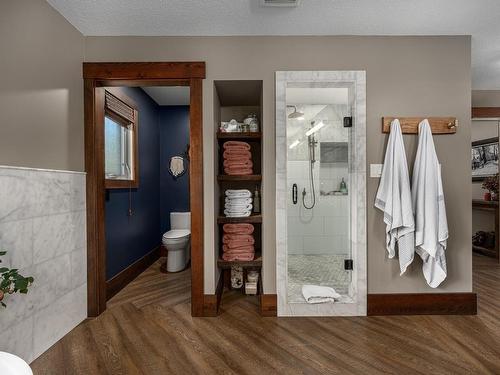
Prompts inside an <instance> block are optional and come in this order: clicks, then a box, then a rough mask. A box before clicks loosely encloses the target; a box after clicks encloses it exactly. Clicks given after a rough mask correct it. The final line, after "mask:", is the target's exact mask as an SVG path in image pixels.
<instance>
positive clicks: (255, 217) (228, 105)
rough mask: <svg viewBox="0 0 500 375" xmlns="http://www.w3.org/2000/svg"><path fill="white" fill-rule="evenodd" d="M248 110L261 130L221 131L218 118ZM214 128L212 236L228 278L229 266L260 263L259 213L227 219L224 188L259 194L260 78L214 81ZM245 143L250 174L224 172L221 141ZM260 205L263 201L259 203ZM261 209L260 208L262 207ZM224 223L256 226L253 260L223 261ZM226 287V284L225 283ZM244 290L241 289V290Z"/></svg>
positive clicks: (248, 266)
mask: <svg viewBox="0 0 500 375" xmlns="http://www.w3.org/2000/svg"><path fill="white" fill-rule="evenodd" d="M250 113H255V114H256V115H257V117H258V119H259V127H260V131H259V132H255V133H221V132H220V130H219V127H220V123H221V121H230V120H232V119H235V120H237V121H238V122H243V119H244V118H245V117H246V116H247V115H248V114H250ZM214 122H215V126H214V130H215V132H216V137H215V145H214V146H215V153H214V155H215V163H214V170H215V171H214V172H215V175H216V178H215V181H216V186H215V197H214V199H215V212H216V217H215V222H216V223H217V224H216V225H217V230H218V235H217V236H216V239H215V242H216V243H215V248H216V251H218V261H217V265H218V267H219V269H220V270H221V272H222V273H223V274H222V275H221V277H224V276H225V277H224V280H228V277H227V276H228V275H227V274H226V275H224V273H227V272H230V269H231V265H234V264H237V265H241V266H243V268H244V269H245V277H246V270H249V269H257V270H259V271H260V268H261V266H262V213H259V214H254V213H252V215H251V216H250V217H244V218H230V217H225V215H224V212H223V211H224V198H225V197H224V191H225V190H226V189H248V190H250V191H251V192H252V194H253V193H254V191H255V187H256V186H257V187H258V189H259V193H260V194H262V81H261V80H221V81H214ZM231 140H235V141H243V142H247V143H248V144H249V145H250V147H251V153H252V162H253V174H252V175H248V176H234V175H226V174H225V173H224V168H223V157H222V154H223V144H224V143H225V142H227V141H231ZM261 206H262V204H261ZM261 209H262V207H261ZM225 223H251V224H253V226H254V228H255V232H254V238H255V259H254V260H253V261H241V262H240V261H236V262H227V261H224V260H222V258H221V256H222V235H223V229H222V227H223V225H224V224H225ZM261 283H262V277H259V284H260V285H258V287H257V290H258V293H260V290H262V287H261V286H262V284H261ZM226 287H227V284H226ZM242 291H243V292H244V288H243V289H242Z"/></svg>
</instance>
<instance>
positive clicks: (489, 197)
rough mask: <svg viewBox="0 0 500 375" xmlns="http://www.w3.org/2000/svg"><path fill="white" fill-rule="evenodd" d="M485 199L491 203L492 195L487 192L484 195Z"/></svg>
mask: <svg viewBox="0 0 500 375" xmlns="http://www.w3.org/2000/svg"><path fill="white" fill-rule="evenodd" d="M483 199H484V200H485V201H487V202H489V201H491V193H490V192H489V191H487V192H485V193H484V195H483Z"/></svg>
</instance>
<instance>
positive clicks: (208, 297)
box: [203, 274, 224, 317]
mask: <svg viewBox="0 0 500 375" xmlns="http://www.w3.org/2000/svg"><path fill="white" fill-rule="evenodd" d="M223 290H224V277H223V274H221V275H220V277H219V282H218V283H217V288H216V289H215V294H204V295H203V316H208V317H215V316H217V315H219V308H220V302H221V300H222V292H223Z"/></svg>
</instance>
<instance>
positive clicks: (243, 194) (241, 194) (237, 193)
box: [225, 189, 252, 198]
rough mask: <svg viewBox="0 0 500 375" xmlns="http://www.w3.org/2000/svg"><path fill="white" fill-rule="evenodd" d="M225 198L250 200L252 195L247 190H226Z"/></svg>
mask: <svg viewBox="0 0 500 375" xmlns="http://www.w3.org/2000/svg"><path fill="white" fill-rule="evenodd" d="M225 194H226V197H230V198H251V197H252V193H250V190H247V189H228V190H226V193H225Z"/></svg>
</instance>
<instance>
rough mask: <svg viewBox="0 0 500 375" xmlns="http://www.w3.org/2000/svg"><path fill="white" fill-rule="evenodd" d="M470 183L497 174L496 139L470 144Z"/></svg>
mask: <svg viewBox="0 0 500 375" xmlns="http://www.w3.org/2000/svg"><path fill="white" fill-rule="evenodd" d="M471 163H472V181H482V180H484V179H485V178H486V177H488V176H493V175H495V174H497V173H498V137H495V138H487V139H481V140H479V141H475V142H472V150H471Z"/></svg>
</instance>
